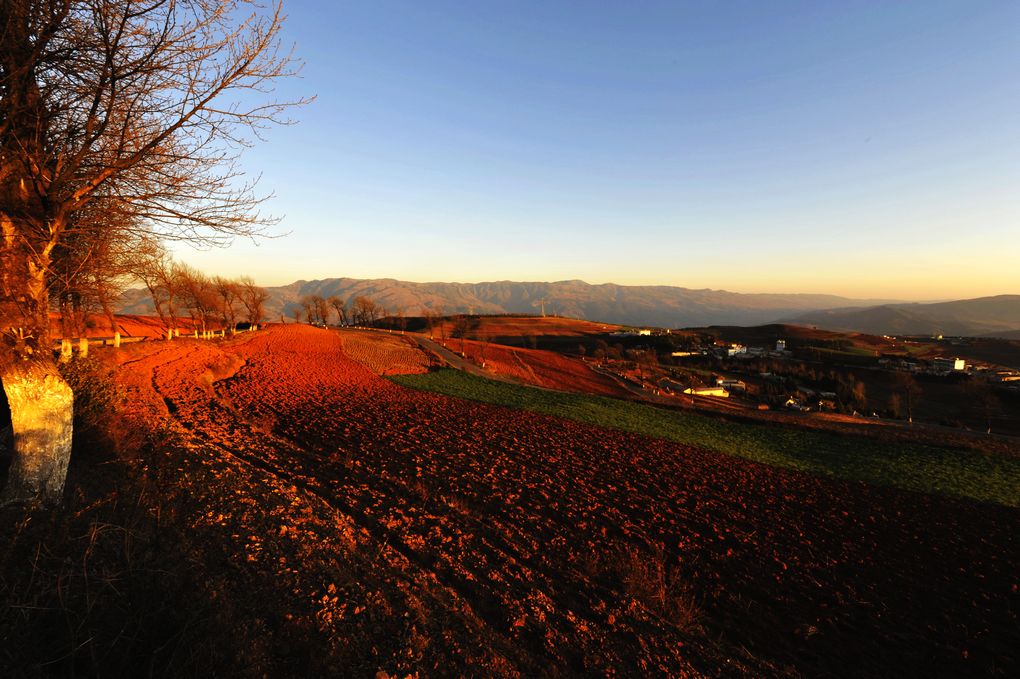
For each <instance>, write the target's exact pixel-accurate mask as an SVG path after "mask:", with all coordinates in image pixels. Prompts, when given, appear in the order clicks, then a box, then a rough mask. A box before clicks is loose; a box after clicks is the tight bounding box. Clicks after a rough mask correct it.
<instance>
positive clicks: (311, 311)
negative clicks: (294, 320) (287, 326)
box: [301, 295, 318, 325]
mask: <svg viewBox="0 0 1020 679" xmlns="http://www.w3.org/2000/svg"><path fill="white" fill-rule="evenodd" d="M301 310H302V311H303V312H304V318H305V323H308V325H314V324H315V323H316V321H317V320H318V311H317V309H316V306H315V300H314V299H312V295H305V296H304V297H302V298H301Z"/></svg>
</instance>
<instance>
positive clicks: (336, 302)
mask: <svg viewBox="0 0 1020 679" xmlns="http://www.w3.org/2000/svg"><path fill="white" fill-rule="evenodd" d="M326 302H327V303H328V304H329V305H330V306H331V307H333V311H335V312H336V317H337V323H339V324H340V325H347V307H346V306H345V305H344V301H343V300H342V299H340V298H339V297H337V296H336V295H333V296H332V297H330V298H329V299H327V300H326Z"/></svg>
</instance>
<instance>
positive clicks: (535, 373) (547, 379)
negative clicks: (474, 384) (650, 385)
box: [447, 339, 630, 397]
mask: <svg viewBox="0 0 1020 679" xmlns="http://www.w3.org/2000/svg"><path fill="white" fill-rule="evenodd" d="M447 346H448V347H449V348H450V349H453V350H455V351H460V352H462V353H463V354H464V355H465V356H467V357H468V358H470V359H471V360H472V361H474V362H475V363H476V364H478V365H479V366H481V365H482V364H483V363H484V367H485V369H486V370H488V371H490V372H492V373H494V374H497V375H503V376H506V377H512V378H513V379H515V380H518V381H520V382H524V383H526V384H533V385H535V386H538V387H545V388H547V389H559V390H561V391H574V392H580V393H585V394H597V395H601V396H624V397H626V396H629V395H630V394H629V392H628V391H627V390H626V389H624V388H623V387H622V386H620V384H619V383H618V382H616V381H615V380H613V379H612V378H611V377H607V376H605V375H601V374H599V373H597V372H594V371H593V370H592V369H591V368H589V367H588V364H587V363H585V362H584V361H582V360H580V359H576V358H570V357H568V356H564V355H563V354H558V353H556V352H553V351H545V350H542V349H519V348H515V347H508V346H504V345H500V344H486V343H482V342H476V341H472V340H464V341H461V340H459V339H456V340H450V341H449V342H447Z"/></svg>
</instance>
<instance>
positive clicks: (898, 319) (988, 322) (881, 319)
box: [785, 295, 1020, 339]
mask: <svg viewBox="0 0 1020 679" xmlns="http://www.w3.org/2000/svg"><path fill="white" fill-rule="evenodd" d="M785 322H788V323H795V324H799V325H814V326H817V327H819V328H825V329H827V330H853V331H856V332H865V333H870V334H873V335H966V336H970V337H979V336H988V337H1004V338H1017V339H1020V295H997V296H995V297H979V298H977V299H965V300H958V301H955V302H935V303H932V304H883V305H879V306H854V307H849V308H845V309H839V308H837V309H824V310H817V311H812V312H809V313H805V314H798V315H794V316H790V317H788V318H786V319H785Z"/></svg>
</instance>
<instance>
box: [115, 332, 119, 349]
mask: <svg viewBox="0 0 1020 679" xmlns="http://www.w3.org/2000/svg"><path fill="white" fill-rule="evenodd" d="M113 346H114V347H115V348H116V347H119V346H120V333H119V332H115V333H113Z"/></svg>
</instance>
